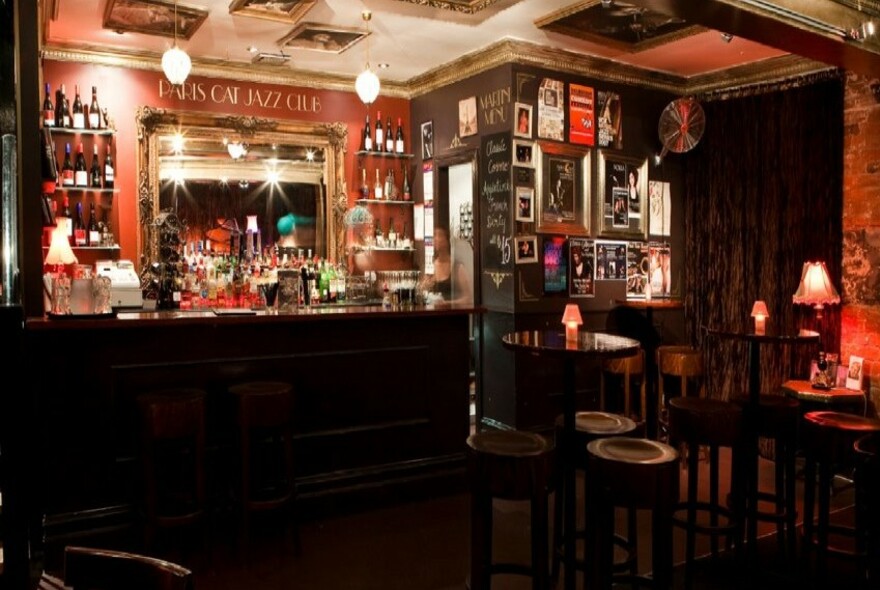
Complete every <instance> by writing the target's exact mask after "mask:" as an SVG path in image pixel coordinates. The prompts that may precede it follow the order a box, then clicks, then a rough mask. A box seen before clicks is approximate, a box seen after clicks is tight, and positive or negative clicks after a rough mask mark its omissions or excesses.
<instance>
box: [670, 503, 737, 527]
mask: <svg viewBox="0 0 880 590" xmlns="http://www.w3.org/2000/svg"><path fill="white" fill-rule="evenodd" d="M694 509H695V511H696V512H697V513H701V512H702V513H709V514H710V515H711V514H715V515H716V516H720V517H722V518H724V519H725V520H726V521H727V522H725V523H723V524H717V525H711V524H699V523H694V524H693V525H691V524H689V523H688V521H687V518H686V517H685V518H682V517H681V516H679V513H681V512H686V511H687V510H688V507H687V505H686V504H682V503H679V504H678V505H676V507H675V509H674V510H673V516H672V523H673V524H674V525H675V526H678V527H681V528H685V529H687V528H690V527H693V529H694V530H695V531H696V532H698V533H702V534H704V535H723V534H731V533H733V532H735V531H736V530H737V528H738V524H737V522H736V520H735V519H734V516H733V512H732V511H731V510H729V509H727V508H725V507H724V506H719V505H715V504H710V503H709V502H696V503H695V504H694Z"/></svg>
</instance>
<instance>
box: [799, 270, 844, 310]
mask: <svg viewBox="0 0 880 590" xmlns="http://www.w3.org/2000/svg"><path fill="white" fill-rule="evenodd" d="M791 299H792V301H793V302H794V303H801V304H804V305H812V306H813V307H815V309H816V311H817V312H818V315H819V316H820V317H821V315H822V309H823V308H824V306H826V305H831V304H834V303H840V295H838V293H837V289H835V288H834V285H833V284H832V283H831V277H829V276H828V268H827V267H826V266H825V263H824V262H804V270H803V271H802V272H801V284H800V285H798V289H797V291H796V292H795V294H794V295H793V296H792V298H791Z"/></svg>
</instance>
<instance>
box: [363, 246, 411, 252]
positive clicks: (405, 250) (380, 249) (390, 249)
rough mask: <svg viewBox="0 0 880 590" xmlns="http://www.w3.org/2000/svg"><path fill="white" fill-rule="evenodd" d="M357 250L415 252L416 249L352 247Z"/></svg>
mask: <svg viewBox="0 0 880 590" xmlns="http://www.w3.org/2000/svg"><path fill="white" fill-rule="evenodd" d="M352 248H354V249H356V250H374V251H377V252H415V251H416V249H415V248H385V247H380V246H352Z"/></svg>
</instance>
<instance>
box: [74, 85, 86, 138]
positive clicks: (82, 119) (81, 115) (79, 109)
mask: <svg viewBox="0 0 880 590" xmlns="http://www.w3.org/2000/svg"><path fill="white" fill-rule="evenodd" d="M73 88H74V91H75V95H74V97H73V128H74V129H85V128H86V114H85V111H84V110H83V103H82V99H81V98H80V97H79V84H75V85H74V87H73Z"/></svg>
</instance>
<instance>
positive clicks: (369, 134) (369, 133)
mask: <svg viewBox="0 0 880 590" xmlns="http://www.w3.org/2000/svg"><path fill="white" fill-rule="evenodd" d="M372 150H373V130H372V129H371V128H370V115H369V114H367V123H366V125H364V151H366V152H370V151H372Z"/></svg>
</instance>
